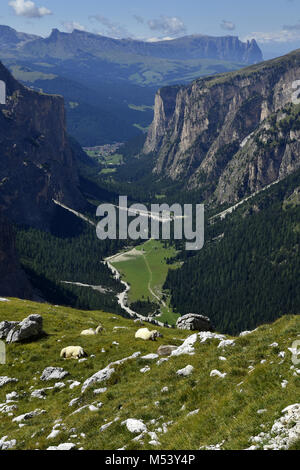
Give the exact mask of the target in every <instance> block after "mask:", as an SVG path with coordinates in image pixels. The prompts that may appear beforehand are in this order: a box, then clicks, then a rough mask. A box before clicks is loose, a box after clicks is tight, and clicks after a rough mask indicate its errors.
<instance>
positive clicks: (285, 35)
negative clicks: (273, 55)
mask: <svg viewBox="0 0 300 470" xmlns="http://www.w3.org/2000/svg"><path fill="white" fill-rule="evenodd" d="M253 38H254V39H256V41H257V42H260V43H261V44H269V43H272V42H276V43H286V42H294V41H299V40H300V23H299V24H296V25H291V26H287V25H286V26H283V28H282V29H281V30H279V31H269V32H263V31H257V32H253V33H251V34H248V35H247V36H246V37H245V38H244V40H245V41H247V40H250V39H253Z"/></svg>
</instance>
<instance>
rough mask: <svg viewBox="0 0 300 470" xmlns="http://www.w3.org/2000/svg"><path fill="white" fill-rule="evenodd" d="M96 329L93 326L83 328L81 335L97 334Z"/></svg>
mask: <svg viewBox="0 0 300 470" xmlns="http://www.w3.org/2000/svg"><path fill="white" fill-rule="evenodd" d="M95 334H96V331H95V330H93V328H90V329H89V330H83V331H82V332H81V333H80V335H81V336H95Z"/></svg>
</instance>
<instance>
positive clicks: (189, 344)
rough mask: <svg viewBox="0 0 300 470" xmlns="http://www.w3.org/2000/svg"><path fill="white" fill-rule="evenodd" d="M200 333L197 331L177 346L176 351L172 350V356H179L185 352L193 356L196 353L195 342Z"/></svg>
mask: <svg viewBox="0 0 300 470" xmlns="http://www.w3.org/2000/svg"><path fill="white" fill-rule="evenodd" d="M197 339H198V335H197V333H195V334H194V335H192V336H189V337H188V338H187V339H186V340H185V341H184V343H183V344H182V345H181V346H179V347H178V348H176V349H175V350H174V351H172V353H171V356H172V357H177V356H182V355H183V354H188V355H189V356H192V355H193V354H195V348H194V346H195V343H196V342H197Z"/></svg>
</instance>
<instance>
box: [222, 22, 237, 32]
mask: <svg viewBox="0 0 300 470" xmlns="http://www.w3.org/2000/svg"><path fill="white" fill-rule="evenodd" d="M220 26H221V28H222V29H225V30H226V31H234V30H235V28H236V26H235V24H234V23H233V22H232V21H226V20H222V23H221V24H220Z"/></svg>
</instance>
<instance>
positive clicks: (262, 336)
mask: <svg viewBox="0 0 300 470" xmlns="http://www.w3.org/2000/svg"><path fill="white" fill-rule="evenodd" d="M32 313H40V314H42V315H43V318H44V329H45V331H46V332H47V333H48V337H46V338H44V339H42V340H40V341H38V342H35V343H31V344H19V345H9V346H8V347H7V355H8V363H7V365H4V366H0V375H1V376H2V375H4V376H6V375H7V376H9V377H15V378H17V379H19V382H18V383H17V384H9V385H6V386H4V387H2V388H1V389H0V403H3V402H5V395H6V394H7V393H9V392H12V391H17V392H18V393H19V394H20V395H21V396H22V397H21V398H20V399H19V400H18V402H17V405H18V410H15V411H14V416H19V415H21V414H23V413H25V412H29V411H32V410H35V409H37V408H40V409H44V410H46V413H45V414H44V415H41V416H39V417H36V418H33V419H32V420H28V421H27V422H26V426H24V427H22V428H19V427H18V425H17V424H16V423H12V418H13V417H12V416H6V415H3V414H2V415H1V420H0V438H1V437H3V436H8V437H9V439H16V440H17V448H18V449H45V448H47V447H48V446H50V445H58V444H59V443H63V442H67V441H70V442H74V443H75V444H76V445H77V446H78V447H83V448H84V449H117V448H122V447H123V446H127V447H126V448H127V449H129V450H131V449H137V450H138V449H151V448H153V447H151V445H149V441H150V437H148V438H146V439H145V442H144V445H142V444H139V443H137V442H133V441H132V439H133V438H134V437H135V436H134V435H132V434H130V433H129V432H128V431H127V430H126V428H125V427H124V426H122V425H121V423H122V421H123V420H125V419H127V418H136V419H142V420H144V422H145V423H149V422H150V421H151V420H153V419H156V420H157V424H156V425H154V424H148V429H149V430H150V431H154V430H155V429H157V428H158V427H159V426H160V425H161V424H162V423H168V422H170V421H173V424H170V425H169V426H168V432H167V433H166V434H158V436H159V440H160V442H161V448H162V449H165V450H167V449H198V448H199V447H200V446H204V445H210V444H217V443H219V442H221V441H223V440H225V444H224V446H223V447H224V448H225V449H242V448H246V447H248V446H249V442H248V440H249V437H250V436H253V435H257V434H259V433H260V432H261V425H262V424H264V425H265V429H266V430H269V429H270V428H271V426H272V424H273V422H274V420H275V419H277V418H278V417H280V414H281V410H282V409H283V408H285V407H286V406H288V405H291V404H294V403H297V402H298V401H299V385H300V378H299V376H298V377H295V376H294V375H293V371H292V370H290V367H291V365H292V363H291V354H290V353H289V351H288V348H289V347H291V344H292V342H293V341H294V340H295V339H297V335H298V334H299V328H300V319H299V317H283V318H281V319H280V320H279V321H277V322H276V323H275V324H274V325H265V326H262V327H260V328H259V329H258V331H256V332H254V333H252V334H251V335H250V336H247V337H244V338H238V339H237V340H236V345H235V346H234V347H229V348H228V349H227V350H226V351H224V352H222V351H221V350H220V349H218V348H217V345H218V341H217V340H212V341H209V342H207V343H205V344H200V343H198V344H197V345H196V354H195V355H194V356H187V355H184V356H180V357H177V358H175V357H174V358H172V359H170V360H169V361H168V362H166V363H164V364H162V365H160V366H158V365H156V361H146V360H143V359H141V358H138V359H134V360H131V361H129V362H126V363H125V364H123V365H122V366H119V367H117V370H116V373H115V374H114V375H113V376H112V377H111V379H110V380H109V381H108V383H106V384H105V383H101V384H97V385H96V386H95V388H99V387H103V386H107V387H108V391H107V392H106V393H104V394H103V395H98V396H97V397H96V396H95V395H93V391H92V389H91V390H87V391H86V392H85V394H83V395H81V393H80V388H75V389H73V390H70V389H69V387H68V386H67V387H65V388H63V389H58V390H55V391H48V392H47V399H46V400H39V399H36V398H31V397H30V393H29V392H30V389H31V387H32V389H40V388H44V387H47V386H49V385H53V384H51V383H49V382H48V383H47V382H46V383H45V382H41V381H40V380H39V377H40V375H41V373H42V371H43V369H44V368H45V367H48V366H60V367H64V368H65V369H66V370H67V371H69V372H70V376H69V377H66V378H65V379H64V382H65V383H66V384H67V385H69V384H68V382H67V380H69V379H70V380H71V379H72V380H78V381H80V382H83V381H84V380H85V379H87V378H88V377H90V376H91V375H92V374H93V373H94V372H96V371H98V370H100V369H102V368H104V367H106V366H107V365H108V364H109V363H110V362H112V361H115V360H119V359H122V358H125V357H128V356H130V355H131V354H133V353H135V352H137V351H141V353H142V354H148V353H153V352H156V349H157V347H158V346H159V345H160V344H175V345H179V344H181V341H180V339H184V338H186V337H187V336H189V332H184V331H179V330H169V329H165V330H162V329H160V331H162V332H163V334H164V338H162V339H159V340H158V341H157V342H156V343H153V342H143V341H141V340H135V339H134V333H135V331H136V329H137V328H138V326H137V325H136V324H134V323H133V322H132V321H130V320H125V319H123V318H121V317H113V315H112V314H105V313H101V312H82V311H78V310H72V309H69V308H63V307H54V306H51V305H48V304H43V305H42V304H36V303H31V302H28V301H20V300H14V299H12V300H11V301H10V302H9V303H2V302H0V321H2V320H4V319H7V320H21V319H23V318H24V317H25V316H27V315H28V314H32ZM99 321H101V322H102V323H103V325H104V327H105V329H106V331H105V332H104V333H103V335H101V336H96V337H92V338H81V337H80V336H79V333H80V331H81V330H82V329H83V328H86V327H90V326H96V325H97V324H98V323H99ZM115 326H123V327H126V328H127V329H124V330H118V331H117V332H115V331H114V330H113V329H114V327H115ZM174 338H177V339H176V340H175V339H174ZM113 341H117V342H119V346H113V345H112V342H113ZM274 341H277V342H278V343H279V346H278V348H271V347H270V346H269V345H270V344H271V343H273V342H274ZM69 345H81V346H83V347H84V348H85V349H86V350H87V352H88V353H89V354H95V358H89V359H88V360H87V361H86V362H83V363H81V364H78V363H77V362H76V361H74V360H70V361H64V360H61V359H59V353H60V350H61V348H63V347H65V346H69ZM103 347H104V348H105V350H106V353H102V352H101V349H102V348H103ZM279 351H285V352H286V358H285V359H284V360H282V359H281V358H279V357H278V353H279ZM220 355H223V356H225V357H226V358H227V361H226V362H221V361H220V360H219V359H218V358H219V356H220ZM262 359H266V363H264V364H261V363H260V362H261V360H262ZM21 361H22V362H21ZM188 364H191V365H193V366H194V367H195V370H194V372H193V374H192V376H191V377H189V378H178V377H177V376H176V371H177V370H178V369H181V368H183V367H185V366H186V365H188ZM146 365H149V366H150V367H151V370H150V371H149V372H148V373H147V374H142V373H140V369H141V368H142V367H145V366H146ZM250 365H251V366H253V367H254V370H253V371H252V372H250V371H249V366H250ZM212 369H219V370H220V371H221V372H227V374H228V375H227V376H226V378H225V379H223V380H222V379H219V378H216V377H214V378H211V377H210V371H211V370H212ZM283 379H286V380H288V382H289V383H288V386H287V388H286V389H283V388H282V387H281V385H280V384H281V382H282V380H283ZM242 381H243V384H242V385H238V384H240V383H241V382H242ZM165 386H168V387H169V392H168V393H162V392H161V389H162V387H165ZM77 397H80V401H79V402H78V404H77V405H76V406H75V407H73V408H70V407H69V406H68V405H69V402H70V400H71V399H74V398H77ZM94 401H101V402H103V407H102V408H101V409H100V410H99V411H97V412H91V411H89V410H83V411H82V412H81V413H80V414H77V415H73V416H71V412H72V411H74V410H75V409H77V408H79V407H80V406H83V405H86V404H91V403H93V402H94ZM155 402H158V403H156V405H155ZM183 405H184V406H185V409H184V410H183V409H182V406H183ZM195 409H200V412H199V414H198V415H196V416H190V417H187V414H188V413H189V412H190V411H194V410H195ZM259 409H267V412H266V413H265V414H263V415H258V414H257V410H259ZM116 417H119V418H120V419H119V421H117V422H115V423H114V424H113V425H112V426H111V427H110V428H108V429H107V430H106V431H104V432H102V433H100V432H99V428H100V427H101V426H102V425H103V424H105V422H106V420H107V421H111V420H113V419H114V418H116ZM57 419H62V420H63V424H64V425H65V430H64V431H63V432H61V434H59V435H58V436H57V437H56V438H55V439H53V440H47V439H46V438H47V436H48V435H49V433H50V432H51V430H52V428H53V426H54V422H55V420H57ZM72 428H73V429H72ZM74 428H75V429H76V431H74ZM81 433H85V434H86V437H85V438H83V437H81V436H80V434H81ZM74 434H76V435H78V436H79V437H77V438H70V435H74ZM33 435H35V436H34V438H33V437H32V436H33ZM295 447H299V445H297V444H296V446H295Z"/></svg>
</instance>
